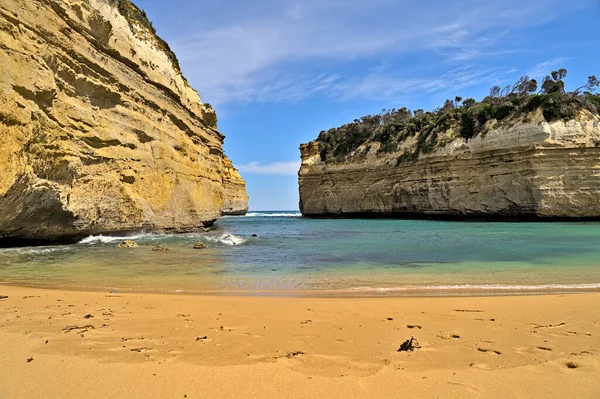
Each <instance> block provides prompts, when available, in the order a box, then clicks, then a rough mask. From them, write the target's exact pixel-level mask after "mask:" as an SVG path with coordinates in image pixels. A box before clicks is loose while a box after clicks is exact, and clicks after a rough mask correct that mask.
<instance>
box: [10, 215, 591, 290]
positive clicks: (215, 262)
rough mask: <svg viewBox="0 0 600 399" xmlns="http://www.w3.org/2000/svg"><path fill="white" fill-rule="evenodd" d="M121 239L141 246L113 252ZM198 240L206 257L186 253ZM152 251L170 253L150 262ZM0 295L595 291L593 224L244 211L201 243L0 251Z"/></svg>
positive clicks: (102, 241) (99, 243)
mask: <svg viewBox="0 0 600 399" xmlns="http://www.w3.org/2000/svg"><path fill="white" fill-rule="evenodd" d="M253 235H256V236H257V237H253ZM124 239H132V240H134V241H136V243H137V244H138V245H139V247H138V248H133V249H118V248H116V245H117V244H118V243H119V242H121V241H123V240H124ZM198 241H202V242H203V243H205V244H206V245H207V246H208V248H207V249H202V250H196V249H193V245H194V244H195V243H196V242H198ZM156 245H160V246H164V247H167V248H169V251H168V252H154V251H152V250H151V249H152V248H153V247H154V246H156ZM0 284H13V285H22V286H30V287H43V288H64V289H75V290H87V291H108V292H143V293H179V294H184V293H199V294H218V295H223V294H224V295H227V294H230V295H231V294H233V295H265V296H270V295H283V296H304V295H309V296H311V295H312V296H402V295H435V296H439V295H453V296H454V295H503V294H517V293H518V294H531V293H548V292H552V293H569V292H590V291H600V223H591V222H590V223H558V222H554V223H500V222H494V223H489V222H457V221H451V222H450V221H431V220H394V219H386V220H384V219H379V220H372V219H351V220H345V219H306V218H303V217H301V215H300V214H299V213H298V212H293V211H276V212H275V211H274V212H250V213H248V214H247V215H246V216H231V217H224V218H222V219H220V220H219V221H218V222H217V223H216V225H215V228H214V230H212V231H210V232H208V233H202V234H200V233H197V234H183V235H158V234H138V235H135V236H131V237H109V236H92V237H88V238H86V239H84V240H82V241H81V242H79V243H77V244H74V245H62V246H48V247H28V248H6V249H0Z"/></svg>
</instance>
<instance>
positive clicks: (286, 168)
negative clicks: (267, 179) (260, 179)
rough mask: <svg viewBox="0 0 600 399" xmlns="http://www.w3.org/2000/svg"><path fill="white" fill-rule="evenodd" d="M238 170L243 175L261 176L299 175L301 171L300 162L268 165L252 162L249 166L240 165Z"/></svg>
mask: <svg viewBox="0 0 600 399" xmlns="http://www.w3.org/2000/svg"><path fill="white" fill-rule="evenodd" d="M238 169H239V170H240V172H242V173H251V174H259V175H279V176H289V175H297V174H298V170H300V161H289V162H273V163H268V164H260V163H259V162H250V163H249V164H247V165H239V166H238Z"/></svg>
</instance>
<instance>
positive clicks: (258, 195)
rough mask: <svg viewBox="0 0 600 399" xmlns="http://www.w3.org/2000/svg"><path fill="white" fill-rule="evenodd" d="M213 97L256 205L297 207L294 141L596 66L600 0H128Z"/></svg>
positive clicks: (597, 69) (580, 75) (575, 75)
mask: <svg viewBox="0 0 600 399" xmlns="http://www.w3.org/2000/svg"><path fill="white" fill-rule="evenodd" d="M134 1H135V3H136V4H137V5H138V6H139V7H140V8H142V9H144V10H145V11H146V12H147V14H148V16H149V18H150V19H151V20H152V22H153V24H154V26H155V27H156V29H157V31H158V34H159V35H160V36H161V37H163V38H164V39H165V40H167V42H169V44H170V45H171V47H172V48H173V50H174V51H175V53H176V54H177V56H178V58H179V60H180V63H181V66H182V70H183V73H184V75H185V76H186V77H187V79H188V81H189V82H190V84H191V85H192V86H193V87H194V88H195V89H197V90H198V91H199V93H200V96H201V98H202V100H203V101H204V102H209V103H211V104H212V105H213V106H214V108H215V109H216V110H217V113H218V116H219V130H220V131H222V132H223V133H224V134H225V135H226V136H227V138H226V140H225V151H226V153H227V155H228V156H229V157H230V158H231V160H232V161H233V163H234V164H235V165H236V166H237V167H238V168H239V169H240V171H241V173H242V176H243V177H244V179H245V180H246V182H247V184H248V193H249V195H250V209H252V210H292V209H297V208H298V189H297V170H298V168H299V151H298V146H299V144H300V143H304V142H308V141H311V140H313V139H315V138H316V137H317V135H318V133H319V132H320V131H321V130H327V129H329V128H331V127H335V126H339V125H341V124H344V123H347V122H349V121H352V120H353V119H355V118H358V117H360V116H362V115H367V114H374V113H378V112H380V111H381V109H382V108H400V107H402V106H407V107H409V108H411V109H416V108H423V109H433V108H436V107H438V106H440V105H442V104H443V102H444V100H445V99H446V98H454V96H456V95H460V96H462V97H463V98H467V97H474V98H476V99H481V98H482V97H483V96H485V95H486V94H487V92H488V90H489V88H490V87H491V86H492V85H496V84H498V85H501V86H502V85H503V84H504V85H506V84H509V83H512V82H514V81H516V80H517V79H518V78H519V77H520V76H522V75H529V76H531V77H543V75H545V74H547V73H549V72H550V71H551V70H553V69H558V68H561V67H564V68H566V69H567V70H568V71H569V74H568V76H567V79H566V82H567V88H574V87H576V86H579V85H582V84H584V83H585V81H586V80H587V76H589V75H600V34H599V33H598V26H600V1H598V0H571V1H568V2H565V1H558V0H530V1H527V0H496V1H492V2H488V1H482V0H479V1H438V0H432V1H430V0H418V1H412V0H411V1H393V0H387V1H386V0H368V1H367V0H278V1H275V0H253V1H249V0H231V1H210V2H209V1H189V0H170V1H169V2H164V1H155V0H134Z"/></svg>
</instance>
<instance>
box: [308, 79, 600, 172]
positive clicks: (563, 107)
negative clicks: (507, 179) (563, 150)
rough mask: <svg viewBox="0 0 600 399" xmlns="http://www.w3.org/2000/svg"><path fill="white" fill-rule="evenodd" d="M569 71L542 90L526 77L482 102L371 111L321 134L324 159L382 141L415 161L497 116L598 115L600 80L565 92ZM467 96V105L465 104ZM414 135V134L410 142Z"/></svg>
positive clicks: (383, 147) (384, 147)
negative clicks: (427, 107) (415, 108)
mask: <svg viewBox="0 0 600 399" xmlns="http://www.w3.org/2000/svg"><path fill="white" fill-rule="evenodd" d="M566 76H567V70H566V69H559V70H557V71H552V73H550V75H548V76H546V77H545V78H544V81H543V82H542V84H541V88H540V90H539V92H538V93H537V94H536V91H537V90H538V82H537V81H536V80H535V79H531V78H530V77H528V76H522V77H521V78H519V79H518V80H517V81H516V82H515V83H514V84H512V85H506V86H504V88H501V87H500V86H493V87H492V88H491V89H490V92H489V95H488V96H487V97H485V98H484V99H483V100H482V101H481V102H477V101H475V100H474V99H472V98H467V99H466V100H464V101H463V99H462V97H460V96H456V97H455V98H454V100H450V99H448V100H446V101H445V102H444V105H443V106H442V107H440V108H438V109H436V110H434V111H432V112H425V111H424V110H422V109H417V110H415V111H414V112H411V110H409V109H408V108H405V107H403V108H400V109H391V110H385V109H383V110H382V112H381V114H379V115H374V116H373V115H368V116H365V117H362V118H360V119H355V120H354V122H353V123H349V124H347V125H343V126H341V127H339V128H334V129H330V130H329V131H327V132H321V134H320V135H319V139H318V141H319V148H320V151H321V158H322V159H323V160H324V161H325V160H331V161H332V162H337V161H342V160H344V159H345V158H346V157H348V156H360V155H361V154H364V153H365V151H364V149H366V148H368V149H369V150H370V149H371V148H372V144H373V143H378V144H379V147H378V148H379V149H378V153H392V152H395V151H397V150H398V149H399V148H404V149H405V150H404V151H405V152H404V153H403V154H401V155H400V156H399V157H398V162H399V163H402V162H411V161H414V160H416V159H418V158H419V156H420V154H426V153H430V152H432V151H434V150H435V149H436V148H437V147H438V146H441V145H443V144H444V143H445V142H448V140H451V139H453V138H456V137H462V138H463V139H465V140H470V139H472V138H473V137H475V136H477V135H479V134H481V133H485V132H486V129H488V126H490V125H489V124H488V122H489V121H495V123H494V125H497V123H503V121H505V120H511V119H514V118H520V117H526V116H527V115H529V114H530V113H532V112H534V111H537V110H541V112H542V115H543V117H544V118H545V119H546V121H549V122H551V121H555V120H559V119H563V120H569V119H573V118H574V117H576V115H577V113H578V112H579V111H580V110H584V109H585V110H587V111H589V112H591V113H593V114H595V115H598V114H599V109H600V95H597V94H593V93H592V92H593V91H594V90H595V89H596V88H598V87H599V86H600V81H599V80H598V79H597V78H596V77H595V76H590V77H589V78H588V81H587V82H586V84H584V85H583V86H581V87H578V88H577V89H576V90H574V91H573V92H571V93H565V90H564V88H565V84H564V81H563V79H564V78H565V77H566ZM461 101H462V106H459V103H460V102H461ZM411 137H413V138H414V139H413V140H410V141H408V139H409V138H411ZM444 140H446V141H444ZM360 148H363V149H361V150H359V149H360Z"/></svg>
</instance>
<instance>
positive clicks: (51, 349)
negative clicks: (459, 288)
mask: <svg viewBox="0 0 600 399" xmlns="http://www.w3.org/2000/svg"><path fill="white" fill-rule="evenodd" d="M1 295H4V296H7V298H5V299H1V300H0V355H1V356H2V359H3V360H4V362H5V364H8V365H11V367H5V368H2V369H1V370H0V397H3V398H4V397H6V398H20V397H28V398H42V397H64V398H71V397H73V398H75V397H81V396H85V397H90V398H96V397H98V398H100V397H106V396H107V395H110V396H114V397H117V398H120V397H133V398H136V397H149V396H154V397H184V395H187V397H188V398H194V397H211V398H215V397H216V398H220V397H223V398H225V397H261V398H262V397H300V398H317V397H323V396H325V395H326V396H329V397H331V398H338V397H339V398H342V397H361V398H371V397H372V398H381V397H400V396H405V397H416V398H421V397H422V398H431V397H437V396H439V397H444V398H464V397H477V398H481V397H485V398H504V397H523V398H538V397H561V396H562V397H581V398H593V397H597V396H598V395H599V394H600V380H598V378H597V376H598V375H599V373H600V293H587V294H577V295H556V294H554V295H528V296H498V297H476V298H475V297H377V298H307V297H300V298H289V297H288V298H281V297H275V298H273V297H252V296H242V297H240V296H218V295H215V296H206V295H164V294H135V293H112V294H111V293H106V292H81V291H66V290H48V289H35V288H23V287H14V286H8V285H0V296H1ZM411 337H414V338H415V339H417V340H418V342H419V344H420V346H421V348H420V349H416V350H415V351H414V352H397V349H398V348H399V346H400V344H401V343H402V342H403V341H405V340H407V339H410V338H411ZM29 359H32V360H31V361H28V360H29ZM23 381H27V383H26V384H24V383H23Z"/></svg>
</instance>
